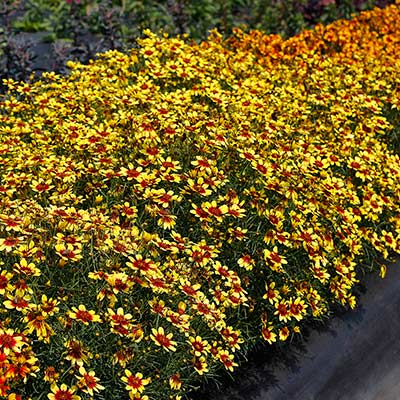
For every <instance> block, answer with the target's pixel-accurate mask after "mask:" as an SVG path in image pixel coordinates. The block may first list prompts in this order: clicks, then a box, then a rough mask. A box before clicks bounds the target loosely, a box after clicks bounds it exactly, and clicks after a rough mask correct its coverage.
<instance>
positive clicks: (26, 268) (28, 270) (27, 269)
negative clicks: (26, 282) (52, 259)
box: [14, 258, 41, 276]
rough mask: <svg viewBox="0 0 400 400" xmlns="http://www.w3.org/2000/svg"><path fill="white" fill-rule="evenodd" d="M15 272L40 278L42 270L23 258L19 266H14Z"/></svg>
mask: <svg viewBox="0 0 400 400" xmlns="http://www.w3.org/2000/svg"><path fill="white" fill-rule="evenodd" d="M14 270H15V271H16V272H18V273H20V274H23V275H27V276H40V274H41V272H40V269H39V268H37V267H36V265H35V264H34V263H32V262H31V263H29V264H28V261H26V259H25V258H21V260H20V262H19V263H18V264H14Z"/></svg>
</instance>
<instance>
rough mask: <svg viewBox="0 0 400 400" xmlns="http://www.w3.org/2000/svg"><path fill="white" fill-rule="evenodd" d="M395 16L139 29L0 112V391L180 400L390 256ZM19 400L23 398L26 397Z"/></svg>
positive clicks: (399, 13) (397, 197)
mask: <svg viewBox="0 0 400 400" xmlns="http://www.w3.org/2000/svg"><path fill="white" fill-rule="evenodd" d="M399 18H400V8H399V6H390V7H388V8H387V9H384V10H378V9H377V10H374V11H372V12H366V13H363V14H361V16H359V17H357V18H355V19H353V20H352V21H339V22H337V23H334V24H332V25H329V26H326V27H323V26H318V27H317V28H316V29H315V30H313V31H305V32H303V33H302V34H300V35H299V36H296V37H294V38H292V39H289V40H287V41H283V40H282V39H280V38H279V37H277V36H266V35H263V34H262V33H260V32H256V31H255V32H251V33H249V34H245V33H243V32H241V31H239V30H238V31H236V32H235V35H234V36H233V37H231V38H230V39H228V40H222V38H221V36H220V35H219V34H218V33H217V32H213V33H212V34H211V35H210V37H209V39H208V40H207V41H206V42H203V43H201V44H199V45H198V44H194V43H191V42H188V41H187V40H184V39H182V38H179V37H172V38H170V37H168V36H166V35H165V36H161V37H160V36H157V35H155V34H153V33H151V32H146V35H147V36H146V37H145V38H143V39H141V40H139V41H138V47H137V48H136V49H134V50H132V52H131V53H130V54H122V53H119V52H117V51H109V52H106V53H104V54H99V57H98V59H97V60H96V61H92V62H91V63H89V65H82V64H77V63H72V62H70V63H69V64H68V65H69V68H70V70H71V72H70V74H69V75H68V76H66V77H62V76H58V75H56V74H54V73H47V74H44V76H43V78H42V80H40V81H38V82H35V83H31V84H28V83H23V82H15V81H12V80H8V81H7V82H6V83H7V85H8V92H7V94H6V95H5V97H4V98H3V100H2V102H1V103H0V153H1V156H0V161H1V162H0V169H1V178H0V179H1V182H0V193H1V195H0V196H1V197H0V262H1V264H0V268H1V271H0V301H1V306H0V372H1V374H0V396H1V397H2V398H5V399H11V398H23V399H29V398H32V399H33V398H39V397H40V398H48V399H61V398H62V399H64V398H68V399H75V400H77V399H82V400H83V399H91V398H96V399H107V400H109V399H119V400H120V399H167V398H169V399H180V398H182V396H184V395H186V394H187V393H189V392H190V390H191V389H192V388H193V387H194V385H195V384H197V382H198V381H199V380H200V381H201V379H202V377H204V376H209V377H213V376H215V374H216V373H218V372H219V371H221V370H226V371H233V370H234V368H235V367H237V365H238V363H239V361H240V356H241V355H243V353H245V352H246V350H247V349H248V348H249V346H251V345H253V344H254V343H255V342H256V341H257V340H260V341H265V342H266V343H268V344H271V345H272V344H273V343H275V342H284V341H287V340H289V339H290V338H291V337H292V336H293V335H297V334H299V333H301V327H302V326H303V324H304V323H306V322H307V321H310V320H312V319H321V318H325V317H328V316H329V314H330V312H331V311H330V310H331V307H332V305H333V304H336V303H338V304H341V305H343V306H347V307H351V308H353V307H355V305H356V297H355V294H354V288H355V287H356V285H357V283H358V282H359V280H360V279H361V278H362V276H363V274H364V273H365V272H366V271H369V270H376V271H380V273H381V275H384V271H385V270H384V268H383V267H382V260H384V259H385V258H386V259H388V258H389V259H390V257H391V256H392V254H394V253H396V252H397V253H399V252H400V244H399V243H400V240H399V239H400V190H399V188H400V159H399V151H398V150H399V149H398V126H399V104H400V101H399V94H398V90H397V89H398V88H397V86H398V80H399V78H400V66H399V63H398V57H397V55H398V54H399V50H400V48H399V44H400V31H399V28H398V24H396V23H395V21H398V19H399ZM18 396H20V397H18Z"/></svg>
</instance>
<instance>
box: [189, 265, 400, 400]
mask: <svg viewBox="0 0 400 400" xmlns="http://www.w3.org/2000/svg"><path fill="white" fill-rule="evenodd" d="M365 286H366V287H367V290H366V292H365V293H363V294H361V296H360V300H359V305H358V307H357V308H356V310H354V311H348V312H345V313H343V314H341V315H340V316H337V317H335V318H333V319H332V320H331V322H330V323H329V325H328V326H326V327H325V328H324V329H322V330H321V329H320V330H319V331H315V330H312V331H311V333H310V334H309V336H308V338H307V341H306V343H305V344H304V346H302V345H296V346H292V349H291V351H290V352H289V356H287V358H281V356H282V357H283V354H282V355H280V354H275V355H274V356H273V357H272V358H271V356H265V355H264V359H263V355H261V356H260V355H258V356H257V358H258V359H257V360H256V361H252V362H250V363H249V364H247V365H246V366H244V367H243V368H242V369H241V370H240V371H239V373H238V375H237V376H236V374H235V376H234V381H230V382H225V383H224V385H223V389H221V391H218V390H217V389H216V388H215V387H214V385H211V384H210V386H209V387H208V388H206V390H205V392H202V393H201V394H199V397H197V396H196V399H197V398H198V399H201V400H228V399H229V400H399V399H400V334H399V332H400V257H398V258H397V260H396V262H395V263H394V264H392V265H390V266H388V272H387V275H386V278H385V279H381V278H380V277H379V276H377V275H373V276H372V275H371V276H369V277H368V278H367V279H366V284H365Z"/></svg>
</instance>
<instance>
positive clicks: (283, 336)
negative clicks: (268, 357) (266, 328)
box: [279, 326, 290, 342]
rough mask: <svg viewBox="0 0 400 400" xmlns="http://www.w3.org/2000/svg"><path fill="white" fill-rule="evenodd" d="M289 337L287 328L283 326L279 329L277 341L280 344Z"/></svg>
mask: <svg viewBox="0 0 400 400" xmlns="http://www.w3.org/2000/svg"><path fill="white" fill-rule="evenodd" d="M289 335H290V331H289V328H288V327H287V326H284V327H283V328H281V329H279V340H281V341H282V342H283V341H285V340H286V339H287V338H288V337H289Z"/></svg>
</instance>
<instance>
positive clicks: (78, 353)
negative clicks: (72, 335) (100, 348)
mask: <svg viewBox="0 0 400 400" xmlns="http://www.w3.org/2000/svg"><path fill="white" fill-rule="evenodd" d="M64 346H65V347H66V348H67V350H66V355H65V359H66V360H68V361H70V362H71V364H72V365H78V366H80V367H81V366H83V364H84V363H86V362H87V361H88V359H89V358H90V357H91V356H92V355H91V354H90V352H89V351H88V350H87V349H86V348H85V347H84V345H83V343H82V342H81V341H80V340H76V339H71V340H69V341H68V342H66V343H64Z"/></svg>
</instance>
